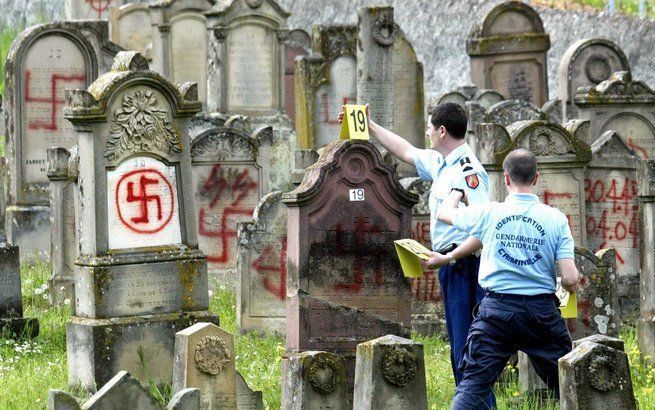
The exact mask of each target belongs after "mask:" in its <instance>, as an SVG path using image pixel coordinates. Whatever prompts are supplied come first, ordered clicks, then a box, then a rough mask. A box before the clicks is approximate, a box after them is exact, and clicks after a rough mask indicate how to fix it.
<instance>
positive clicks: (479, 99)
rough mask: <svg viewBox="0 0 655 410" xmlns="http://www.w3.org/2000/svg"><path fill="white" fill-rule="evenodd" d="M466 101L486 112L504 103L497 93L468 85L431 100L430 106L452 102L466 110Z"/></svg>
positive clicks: (500, 95) (503, 98)
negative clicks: (497, 104) (493, 106)
mask: <svg viewBox="0 0 655 410" xmlns="http://www.w3.org/2000/svg"><path fill="white" fill-rule="evenodd" d="M468 101H471V102H475V103H478V104H480V105H481V106H482V107H483V108H484V109H485V110H486V109H488V108H489V107H491V106H492V105H494V104H496V103H499V102H501V101H505V97H503V96H502V94H500V93H499V92H497V91H494V90H480V89H478V87H477V86H475V85H473V84H468V85H463V86H459V87H457V89H455V90H454V91H449V92H447V93H444V94H442V95H440V96H439V97H438V98H436V99H433V100H431V101H430V106H434V105H437V104H443V103H447V102H452V103H455V104H459V105H461V106H462V108H466V102H468Z"/></svg>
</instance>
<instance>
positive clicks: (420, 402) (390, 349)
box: [354, 335, 428, 410]
mask: <svg viewBox="0 0 655 410" xmlns="http://www.w3.org/2000/svg"><path fill="white" fill-rule="evenodd" d="M354 408H355V409H362V410H373V409H381V408H390V409H416V410H421V409H424V410H427V408H428V400H427V391H426V386H425V361H424V359H423V345H422V344H421V343H416V342H413V341H412V340H409V339H403V338H401V337H398V336H394V335H387V336H383V337H379V338H377V339H374V340H371V341H369V342H365V343H360V344H359V345H357V369H356V371H355V400H354Z"/></svg>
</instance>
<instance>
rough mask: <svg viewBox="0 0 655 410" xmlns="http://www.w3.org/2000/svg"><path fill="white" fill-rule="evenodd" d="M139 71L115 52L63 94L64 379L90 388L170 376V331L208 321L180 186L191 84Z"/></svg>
mask: <svg viewBox="0 0 655 410" xmlns="http://www.w3.org/2000/svg"><path fill="white" fill-rule="evenodd" d="M147 69H148V64H147V62H146V60H145V58H144V57H142V56H141V55H140V54H138V53H135V52H122V53H119V54H118V56H117V57H116V60H115V61H114V65H113V67H112V71H111V72H110V73H107V74H105V75H103V76H102V77H100V78H98V80H96V81H95V82H94V83H93V84H91V86H90V87H89V89H88V91H87V90H72V91H71V90H69V91H67V93H66V101H67V107H66V110H65V116H66V119H67V120H69V121H70V122H71V123H72V124H73V126H74V127H75V132H76V135H77V138H78V141H79V157H80V163H79V177H78V188H79V195H80V198H79V204H80V212H79V230H78V232H79V241H80V247H79V252H80V256H79V258H78V259H77V261H76V262H75V265H76V271H75V299H76V300H75V303H76V305H75V311H76V315H75V316H73V317H72V318H71V320H70V322H69V323H68V324H67V326H66V342H67V355H68V363H69V367H68V381H69V383H70V384H71V385H75V384H80V385H82V386H83V387H85V388H86V389H89V390H91V389H94V388H95V386H98V385H102V384H103V383H105V382H106V381H107V380H109V379H110V378H111V376H112V375H113V374H115V373H116V372H118V371H119V370H127V371H129V372H130V373H131V374H133V375H134V376H135V377H137V378H139V379H141V380H145V374H144V369H147V371H148V375H149V377H152V379H153V380H154V381H156V382H158V383H161V384H163V383H167V382H170V378H171V375H172V369H173V345H174V339H175V337H174V335H175V333H176V332H177V331H178V330H181V329H184V328H186V327H189V326H190V325H192V324H194V323H196V322H215V323H217V322H218V318H217V317H216V316H214V315H213V314H212V313H211V312H209V311H208V307H209V300H208V288H207V262H206V258H205V255H204V254H203V253H202V252H201V251H200V250H199V249H198V243H197V234H196V226H195V224H194V223H193V221H194V220H195V216H194V212H195V206H194V198H193V186H192V185H191V184H190V183H189V181H191V180H192V171H191V155H190V148H189V147H190V145H191V144H190V141H189V138H188V135H187V133H186V126H187V123H188V121H189V117H191V116H192V115H194V114H195V113H197V112H198V111H200V108H201V105H200V103H199V102H198V101H197V88H196V86H195V84H193V83H184V84H179V85H173V84H172V83H170V82H169V81H168V80H166V79H165V78H163V77H162V76H161V75H159V74H157V73H155V72H152V71H147Z"/></svg>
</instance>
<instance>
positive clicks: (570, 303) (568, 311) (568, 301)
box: [555, 278, 578, 319]
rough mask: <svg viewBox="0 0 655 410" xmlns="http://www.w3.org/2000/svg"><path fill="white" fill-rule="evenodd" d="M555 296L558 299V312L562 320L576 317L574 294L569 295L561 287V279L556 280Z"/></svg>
mask: <svg viewBox="0 0 655 410" xmlns="http://www.w3.org/2000/svg"><path fill="white" fill-rule="evenodd" d="M555 294H556V295H557V298H558V299H559V310H560V312H562V317H563V318H564V319H569V318H574V317H578V298H577V297H576V295H575V293H569V292H567V290H566V289H564V288H563V287H562V278H557V289H556V290H555Z"/></svg>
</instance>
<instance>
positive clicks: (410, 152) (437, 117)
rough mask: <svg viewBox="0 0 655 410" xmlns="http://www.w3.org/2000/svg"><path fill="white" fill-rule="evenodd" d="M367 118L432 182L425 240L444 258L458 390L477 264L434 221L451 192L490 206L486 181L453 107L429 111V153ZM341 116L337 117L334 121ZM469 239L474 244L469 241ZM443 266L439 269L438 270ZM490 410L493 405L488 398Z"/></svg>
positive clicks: (457, 236)
mask: <svg viewBox="0 0 655 410" xmlns="http://www.w3.org/2000/svg"><path fill="white" fill-rule="evenodd" d="M370 117H371V116H370V114H369V115H368V118H369V130H370V133H371V134H372V135H373V137H375V138H376V139H377V141H378V142H379V143H380V144H381V145H382V146H383V147H384V148H386V149H387V150H388V151H389V152H391V153H392V154H393V155H395V156H396V157H397V158H398V159H400V160H401V161H403V162H406V163H408V164H411V165H414V166H415V167H416V170H417V171H418V174H419V176H420V177H421V178H422V179H425V180H431V181H432V188H431V190H430V198H429V208H430V239H431V241H432V249H433V250H435V251H437V252H440V253H443V254H445V255H447V257H448V260H447V261H446V262H445V263H444V264H442V265H440V266H438V267H441V269H440V270H439V283H440V285H441V292H442V295H443V301H444V308H445V316H446V327H447V330H448V339H449V342H450V360H451V364H452V367H453V374H454V377H455V385H457V384H458V383H459V382H460V380H461V378H462V374H461V372H459V371H458V369H457V364H458V363H459V361H460V359H461V355H462V349H463V348H464V344H465V342H466V336H467V335H468V329H469V326H470V325H471V321H472V311H473V307H474V306H475V305H476V304H477V303H478V302H479V301H480V300H481V299H482V296H483V292H482V289H481V288H480V287H479V285H478V267H479V264H480V259H479V257H478V256H476V255H472V254H470V253H466V252H464V251H463V249H466V247H462V246H461V245H462V244H463V243H464V242H465V241H466V240H467V238H468V234H466V233H464V232H462V231H460V230H458V229H455V228H453V227H451V226H449V225H446V224H444V223H442V222H440V221H438V220H437V212H438V210H439V207H440V206H441V204H442V202H443V201H444V200H445V199H446V198H447V197H448V195H449V194H450V192H451V190H452V189H458V190H461V191H464V192H466V198H467V200H468V202H469V203H471V204H474V203H487V202H489V177H488V175H487V173H486V171H485V170H484V168H483V167H482V165H481V164H480V162H479V161H478V159H477V158H476V157H475V155H474V154H473V151H472V150H471V147H469V145H468V144H467V143H466V141H465V140H464V137H465V135H466V121H467V120H466V113H465V112H464V109H463V108H462V107H461V106H459V105H457V104H453V103H445V104H439V105H437V106H435V107H432V108H431V109H430V115H429V117H428V124H427V131H426V136H427V137H428V139H429V140H430V148H431V149H419V148H416V147H414V146H413V145H412V144H410V143H409V142H408V141H407V140H405V139H404V138H402V137H400V136H398V135H397V134H394V133H393V132H391V131H389V130H387V129H385V128H384V127H382V126H380V125H378V124H376V123H375V122H374V121H372V120H371V119H370ZM342 118H343V113H340V114H339V120H341V119H342ZM471 239H473V238H471ZM442 266H443V267H442ZM488 405H489V407H491V406H493V405H494V398H493V395H489V401H488Z"/></svg>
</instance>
